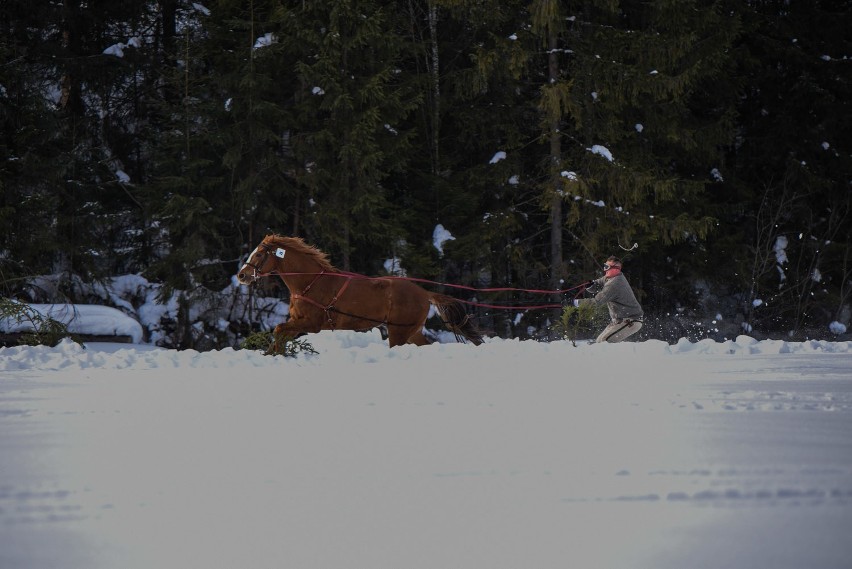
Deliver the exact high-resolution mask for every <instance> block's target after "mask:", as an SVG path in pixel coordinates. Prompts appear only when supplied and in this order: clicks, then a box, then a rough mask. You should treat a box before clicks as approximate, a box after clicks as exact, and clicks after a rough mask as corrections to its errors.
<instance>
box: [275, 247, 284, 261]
mask: <svg viewBox="0 0 852 569" xmlns="http://www.w3.org/2000/svg"><path fill="white" fill-rule="evenodd" d="M286 252H287V251H286V250H284V249H282V248H281V247H279V248H278V249H276V250H275V256H276V257H278V258H279V259H283V258H284V253H286Z"/></svg>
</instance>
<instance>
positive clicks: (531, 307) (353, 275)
mask: <svg viewBox="0 0 852 569" xmlns="http://www.w3.org/2000/svg"><path fill="white" fill-rule="evenodd" d="M304 275H316V276H315V277H314V280H313V281H311V283H310V284H309V285H308V286H307V287H305V290H303V291H302V292H301V294H291V295H290V296H291V297H293V298H296V299H301V300H305V301H307V302H308V303H310V304H313V305H314V306H316V307H319V308H321V309H322V310H324V311H325V313H326V316H327V317H328V313H329V311H333V312H337V313H339V314H344V315H346V316H352V317H356V318H361V317H360V316H356V315H354V314H347V313H345V312H341V311H340V310H337V309H336V308H334V303H335V302H337V300H338V298H339V297H340V296H341V295H342V294H343V291H345V290H346V287H348V286H349V283H350V282H351V281H352V280H353V279H359V280H381V279H394V280H404V281H411V282H416V283H425V284H431V285H437V286H445V287H448V288H455V289H461V290H468V291H473V292H526V293H532V294H564V293H566V292H571V291H573V290H576V291H577V293H576V294H575V295H574V298H577V297H579V296H581V295H582V294H583V292H584V291H585V290H586V284H587V283H582V284H579V285H576V286H572V287H569V288H566V289H561V290H542V289H527V288H513V287H496V288H476V287H472V286H465V285H458V284H449V283H442V282H438V281H432V280H429V279H420V278H415V277H400V276H387V277H368V276H366V275H362V274H359V273H352V272H348V271H339V272H326V271H321V272H319V273H288V272H280V271H272V272H269V273H258V275H257V276H258V278H260V277H269V276H279V277H285V276H304ZM323 275H328V276H335V277H340V278H344V279H346V282H344V283H343V286H342V287H341V288H340V290H338V291H337V294H336V295H335V296H334V298H333V299H332V301H331V303H330V304H329V305H328V306H323V305H322V304H320V303H319V302H316V301H315V300H313V299H311V298H309V297H307V296H305V294H306V293H307V292H308V290H310V288H311V287H312V286H313V285H314V283H315V282H316V281H317V279H319V278H320V277H321V276H323ZM456 300H458V301H459V302H461V303H463V304H467V305H469V306H476V307H480V308H492V309H497V310H537V309H550V308H562V307H563V305H562V304H528V305H517V306H510V305H504V304H486V303H482V302H474V301H471V300H462V299H460V298H457V299H456ZM364 320H368V321H371V322H379V321H377V320H373V319H371V318H364ZM329 323H331V318H330V317H329ZM380 323H385V324H386V322H380Z"/></svg>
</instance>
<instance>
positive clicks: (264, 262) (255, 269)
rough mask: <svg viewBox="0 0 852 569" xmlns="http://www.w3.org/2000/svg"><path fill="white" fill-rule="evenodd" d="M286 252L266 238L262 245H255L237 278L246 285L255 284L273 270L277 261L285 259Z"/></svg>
mask: <svg viewBox="0 0 852 569" xmlns="http://www.w3.org/2000/svg"><path fill="white" fill-rule="evenodd" d="M286 252H287V251H286V250H285V249H283V248H281V247H276V246H275V245H274V244H271V243H269V242H268V239H264V240H263V241H262V242H261V243H260V245H258V246H257V247H255V249H254V251H252V252H251V255H249V258H248V260H246V262H245V264H244V265H243V266H242V268H240V270H239V272H238V273H237V280H238V281H240V284H244V285H251V284H254V282H255V281H257V279H259V278H260V277H262V276H264V275H267V274H269V273H270V272H272V270H273V269H274V265H275V261H276V260H277V259H283V258H284V255H285V254H286Z"/></svg>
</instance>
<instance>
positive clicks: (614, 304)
mask: <svg viewBox="0 0 852 569" xmlns="http://www.w3.org/2000/svg"><path fill="white" fill-rule="evenodd" d="M601 286H602V287H603V288H602V289H601V290H600V292H598V293H597V294H596V295H595V296H594V297H592V298H581V299H579V301H580V302H593V303H595V304H603V303H606V306H607V308H608V309H609V316H610V318H612V321H613V322H621V321H622V320H642V316H643V313H642V307H641V306H640V305H639V301H638V300H636V295H634V294H633V289H631V288H630V283H628V282H627V279H626V278H625V277H624V275H622V274H619V275H616V276H614V277H612V278H611V279H608V278H606V277H601V278H599V279H597V280H594V281H592V287H594V288H597V287H601Z"/></svg>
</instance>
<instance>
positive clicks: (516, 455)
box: [0, 333, 852, 569]
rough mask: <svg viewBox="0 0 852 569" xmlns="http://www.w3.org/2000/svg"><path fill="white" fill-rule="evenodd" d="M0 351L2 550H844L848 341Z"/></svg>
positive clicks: (446, 560) (137, 556)
mask: <svg viewBox="0 0 852 569" xmlns="http://www.w3.org/2000/svg"><path fill="white" fill-rule="evenodd" d="M307 339H308V340H309V341H310V342H311V343H312V344H313V346H314V347H315V348H316V349H317V350H318V351H319V352H320V353H319V354H318V355H316V356H300V357H298V358H283V357H275V358H272V357H267V356H262V355H260V354H258V353H255V352H249V351H234V350H229V349H228V350H221V351H217V352H205V353H198V352H194V351H184V352H178V351H173V350H163V349H157V348H153V347H150V346H122V345H102V346H99V345H91V346H89V348H88V349H83V348H81V347H80V346H78V345H76V344H74V343H72V342H68V341H66V342H63V343H62V344H60V345H59V346H57V347H56V348H47V347H35V348H5V349H0V456H2V457H3V460H2V462H0V567H2V568H3V569H6V567H9V568H13V567H14V568H16V569H17V568H24V569H29V568H37V567H53V566H56V567H59V566H61V567H63V568H66V569H75V568H81V569H82V568H84V567H85V568H86V569H91V568H98V567H104V568H112V567H122V568H134V567H139V568H140V569H141V568H150V567H158V568H171V567H174V568H175V569H177V568H185V567H206V568H216V567H222V568H227V567H251V568H253V569H263V568H266V567H270V568H272V567H276V568H277V567H295V568H300V569H301V568H314V567H316V568H320V567H322V568H328V567H331V568H335V567H346V568H349V567H354V568H359V567H364V568H370V569H373V568H384V567H387V568H397V567H406V568H417V567H423V568H424V569H425V568H435V567H463V568H478V567H488V568H489V569H493V568H507V569H509V568H517V567H534V568H546V567H563V566H570V567H581V568H589V567H592V568H593V567H601V568H603V567H606V568H617V567H625V568H631V569H633V568H643V567H648V568H655V569H658V568H666V567H671V568H675V567H677V568H682V567H708V568H709V567H723V566H724V567H742V568H750V569H751V568H761V567H765V568H767V569H769V568H772V569H777V568H779V567H789V568H793V567H821V568H834V567H836V568H846V567H848V566H849V565H848V560H849V559H850V558H852V557H850V556H852V542H851V541H850V540H849V539H848V536H849V532H850V529H852V343H850V342H841V343H831V342H802V343H791V342H781V341H778V342H773V341H763V342H757V341H754V340H753V339H751V338H748V337H745V336H743V337H740V338H737V339H736V340H734V341H730V342H712V341H703V342H698V343H694V344H693V343H690V342H687V341H685V340H684V341H681V342H680V343H678V344H676V345H668V344H665V343H663V342H656V341H649V342H641V343H625V344H619V345H603V346H602V345H580V346H577V347H574V346H572V345H571V344H570V343H568V342H555V343H550V344H545V343H536V342H532V341H525V342H519V341H513V340H499V339H491V340H489V341H487V342H486V343H485V344H484V345H483V346H479V347H473V346H469V345H461V344H449V343H448V344H435V345H432V346H428V347H423V348H416V347H410V346H402V347H398V348H394V349H389V348H387V346H386V344H384V343H383V342H382V341H381V338H380V337H379V336H378V334H373V333H370V334H346V333H336V334H332V333H323V334H319V335H315V336H310V337H308V338H307Z"/></svg>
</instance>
